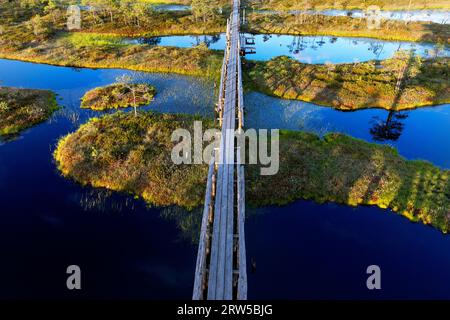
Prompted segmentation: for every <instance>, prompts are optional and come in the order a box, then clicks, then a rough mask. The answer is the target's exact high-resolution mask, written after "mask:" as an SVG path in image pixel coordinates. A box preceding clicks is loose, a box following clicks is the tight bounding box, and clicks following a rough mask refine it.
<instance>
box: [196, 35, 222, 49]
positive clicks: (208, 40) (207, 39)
mask: <svg viewBox="0 0 450 320" xmlns="http://www.w3.org/2000/svg"><path fill="white" fill-rule="evenodd" d="M194 39H195V44H196V46H199V45H200V44H202V43H204V44H206V46H207V47H208V48H209V47H210V46H211V44H213V43H216V42H217V41H219V40H220V35H214V36H206V35H205V36H195V37H194Z"/></svg>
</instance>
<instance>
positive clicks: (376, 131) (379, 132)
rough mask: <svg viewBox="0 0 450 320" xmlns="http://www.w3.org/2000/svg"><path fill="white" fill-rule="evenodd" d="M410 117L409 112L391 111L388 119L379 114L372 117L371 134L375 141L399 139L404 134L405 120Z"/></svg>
mask: <svg viewBox="0 0 450 320" xmlns="http://www.w3.org/2000/svg"><path fill="white" fill-rule="evenodd" d="M406 118H408V114H407V113H401V112H395V111H390V112H389V113H388V116H387V119H386V120H382V119H380V118H379V117H378V116H374V117H372V121H371V122H372V123H373V126H372V128H370V134H371V135H372V139H373V140H374V141H378V142H383V141H389V140H391V141H397V140H398V139H399V138H400V136H401V135H402V132H403V128H404V125H405V124H404V122H403V121H402V120H404V119H406Z"/></svg>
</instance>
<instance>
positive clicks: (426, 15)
mask: <svg viewBox="0 0 450 320" xmlns="http://www.w3.org/2000/svg"><path fill="white" fill-rule="evenodd" d="M257 12H258V13H277V12H281V11H273V10H258V11H257ZM288 12H289V13H294V14H297V13H300V11H298V10H290V11H288ZM301 12H302V13H304V14H323V15H326V16H349V17H353V18H364V17H366V12H365V11H363V10H341V9H329V10H320V11H314V10H303V11H301ZM378 14H379V16H380V17H381V18H382V19H386V20H400V21H424V22H434V23H440V24H449V23H450V16H449V12H448V11H444V10H398V11H389V10H380V11H379V13H378Z"/></svg>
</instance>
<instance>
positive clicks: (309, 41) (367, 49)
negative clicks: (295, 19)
mask: <svg viewBox="0 0 450 320" xmlns="http://www.w3.org/2000/svg"><path fill="white" fill-rule="evenodd" d="M246 36H250V35H248V34H247V35H246ZM254 38H255V45H251V47H254V48H255V49H256V53H255V54H249V55H247V56H246V57H247V59H252V60H259V61H266V60H270V59H272V58H274V57H278V56H281V55H285V56H289V57H291V58H294V59H296V60H298V61H301V62H305V63H350V62H363V61H368V60H373V59H377V60H384V59H387V58H390V57H392V56H393V55H394V54H395V53H396V52H397V51H398V50H413V51H414V52H415V53H416V54H417V55H420V56H423V57H433V56H448V55H450V51H449V50H448V48H440V47H438V46H435V45H433V44H429V43H417V42H407V41H384V40H378V39H369V38H350V37H330V36H292V35H274V34H266V35H261V34H259V35H255V36H254ZM124 42H126V43H140V44H150V45H160V46H173V47H180V48H191V47H195V46H198V45H200V44H201V43H205V44H206V45H207V46H208V47H209V48H210V49H213V50H223V49H224V48H225V42H226V39H225V34H218V35H201V36H190V35H183V36H164V37H152V38H139V39H124Z"/></svg>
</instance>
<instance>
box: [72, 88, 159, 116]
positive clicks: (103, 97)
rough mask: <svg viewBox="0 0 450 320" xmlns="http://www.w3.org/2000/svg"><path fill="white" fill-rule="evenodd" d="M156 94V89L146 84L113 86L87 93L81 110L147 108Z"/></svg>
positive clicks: (82, 101)
mask: <svg viewBox="0 0 450 320" xmlns="http://www.w3.org/2000/svg"><path fill="white" fill-rule="evenodd" d="M133 93H134V94H133ZM155 94H156V89H155V88H154V87H152V86H151V85H148V84H145V83H144V84H137V83H132V84H127V85H125V84H120V83H119V84H113V85H109V86H106V87H99V88H95V89H92V90H90V91H88V92H86V94H85V95H84V96H83V98H82V99H81V108H88V109H93V110H107V109H117V108H128V107H134V106H136V107H138V106H145V105H148V104H149V103H151V102H152V100H153V97H154V96H155Z"/></svg>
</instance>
